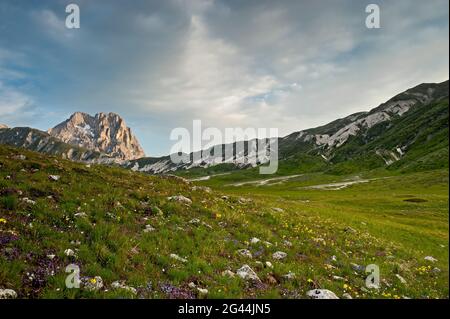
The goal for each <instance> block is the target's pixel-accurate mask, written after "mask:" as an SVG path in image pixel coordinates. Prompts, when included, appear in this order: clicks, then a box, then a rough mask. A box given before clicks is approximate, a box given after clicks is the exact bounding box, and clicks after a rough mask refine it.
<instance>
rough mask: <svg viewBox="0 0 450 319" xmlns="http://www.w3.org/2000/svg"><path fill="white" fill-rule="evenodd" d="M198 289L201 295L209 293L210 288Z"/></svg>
mask: <svg viewBox="0 0 450 319" xmlns="http://www.w3.org/2000/svg"><path fill="white" fill-rule="evenodd" d="M197 290H198V292H199V293H200V294H201V295H207V294H208V289H205V288H197Z"/></svg>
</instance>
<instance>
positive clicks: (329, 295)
mask: <svg viewBox="0 0 450 319" xmlns="http://www.w3.org/2000/svg"><path fill="white" fill-rule="evenodd" d="M306 295H307V296H308V297H309V298H311V299H339V297H338V296H336V294H335V293H334V292H332V291H331V290H328V289H314V290H310V291H308V292H307V293H306Z"/></svg>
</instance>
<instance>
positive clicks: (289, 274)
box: [283, 271, 295, 280]
mask: <svg viewBox="0 0 450 319" xmlns="http://www.w3.org/2000/svg"><path fill="white" fill-rule="evenodd" d="M283 278H284V279H287V280H293V279H295V274H294V273H293V272H291V271H290V272H288V273H287V274H286V275H283Z"/></svg>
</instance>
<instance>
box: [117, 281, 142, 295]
mask: <svg viewBox="0 0 450 319" xmlns="http://www.w3.org/2000/svg"><path fill="white" fill-rule="evenodd" d="M111 288H112V289H123V290H126V291H128V292H131V293H132V294H133V295H136V294H137V290H136V288H134V287H131V286H127V285H126V284H125V281H124V280H117V281H114V282H113V283H112V284H111Z"/></svg>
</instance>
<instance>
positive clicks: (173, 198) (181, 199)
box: [167, 195, 192, 205]
mask: <svg viewBox="0 0 450 319" xmlns="http://www.w3.org/2000/svg"><path fill="white" fill-rule="evenodd" d="M167 199H168V200H170V201H175V202H179V203H184V204H188V205H190V204H192V200H190V199H189V198H187V197H185V196H183V195H177V196H171V197H167Z"/></svg>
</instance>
